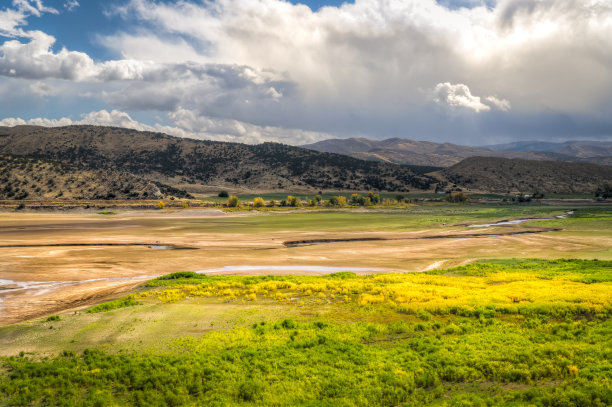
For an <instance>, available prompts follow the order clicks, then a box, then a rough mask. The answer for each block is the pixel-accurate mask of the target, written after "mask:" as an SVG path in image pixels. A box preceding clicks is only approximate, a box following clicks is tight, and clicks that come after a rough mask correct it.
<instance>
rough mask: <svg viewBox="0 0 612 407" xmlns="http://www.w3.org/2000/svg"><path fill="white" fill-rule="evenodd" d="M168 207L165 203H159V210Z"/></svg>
mask: <svg viewBox="0 0 612 407" xmlns="http://www.w3.org/2000/svg"><path fill="white" fill-rule="evenodd" d="M165 207H166V204H165V203H164V201H159V202H158V203H157V209H164V208H165Z"/></svg>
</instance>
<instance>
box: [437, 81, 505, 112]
mask: <svg viewBox="0 0 612 407" xmlns="http://www.w3.org/2000/svg"><path fill="white" fill-rule="evenodd" d="M432 99H433V101H434V102H436V103H437V104H439V105H443V106H448V107H450V108H451V109H456V108H465V109H469V110H473V111H474V112H476V113H480V112H488V111H490V110H491V108H495V109H498V110H502V111H508V110H510V107H511V105H510V102H509V101H507V100H505V99H498V98H497V97H495V96H487V97H486V98H485V99H484V102H482V101H481V98H480V97H479V96H475V95H472V92H471V91H470V88H469V87H468V86H467V85H464V84H462V83H458V84H455V85H453V84H451V83H449V82H444V83H438V84H437V85H436V87H435V88H434V90H433V92H432Z"/></svg>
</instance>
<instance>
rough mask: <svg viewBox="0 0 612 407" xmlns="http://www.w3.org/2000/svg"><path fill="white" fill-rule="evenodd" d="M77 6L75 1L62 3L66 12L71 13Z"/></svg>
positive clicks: (70, 0)
mask: <svg viewBox="0 0 612 407" xmlns="http://www.w3.org/2000/svg"><path fill="white" fill-rule="evenodd" d="M79 6H80V4H79V2H78V1H77V0H68V1H67V2H66V3H64V8H65V9H66V10H68V11H72V10H74V9H75V8H77V7H79Z"/></svg>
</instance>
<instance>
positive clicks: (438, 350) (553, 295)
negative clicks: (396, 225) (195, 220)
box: [0, 260, 612, 406]
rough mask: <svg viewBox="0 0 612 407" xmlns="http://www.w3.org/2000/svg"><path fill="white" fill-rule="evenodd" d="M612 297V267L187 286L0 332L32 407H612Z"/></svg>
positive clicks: (185, 282)
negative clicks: (238, 406)
mask: <svg viewBox="0 0 612 407" xmlns="http://www.w3.org/2000/svg"><path fill="white" fill-rule="evenodd" d="M611 288H612V262H610V261H583V260H557V261H546V260H503V261H502V260H498V261H485V262H478V263H475V264H471V265H468V266H463V267H458V268H454V269H447V270H438V271H435V272H427V273H423V274H384V275H376V276H357V275H354V274H351V273H338V274H332V275H328V276H320V277H305V276H301V277H300V276H284V277H279V276H277V277H272V276H267V277H265V276H262V277H231V276H203V275H194V274H192V273H178V274H174V275H169V276H165V277H162V278H158V279H156V280H152V281H150V282H149V283H147V284H146V285H145V286H144V287H143V288H142V291H140V292H139V293H137V294H133V295H132V296H131V297H130V300H129V301H124V303H123V304H121V303H118V302H115V303H111V304H110V305H109V306H107V307H106V308H107V309H108V310H107V311H103V312H95V313H87V312H77V313H71V314H64V315H60V318H59V320H57V318H52V319H51V320H49V319H48V318H45V319H41V320H36V321H32V322H29V323H25V324H17V325H13V326H10V327H4V328H0V338H2V339H3V343H2V345H3V346H2V347H1V349H2V350H3V351H2V353H4V354H5V355H8V354H12V355H13V356H8V357H3V358H2V359H1V364H2V366H3V367H2V370H0V372H1V373H0V375H1V376H0V377H2V379H1V380H0V395H1V396H2V399H3V400H4V403H7V404H28V405H30V404H44V405H48V404H58V405H195V404H199V405H202V404H204V405H236V404H245V405H303V406H306V405H330V406H331V405H334V406H336V405H342V406H366V405H367V406H397V405H441V406H442V405H446V406H455V405H457V406H480V405H483V406H484V405H507V406H520V405H525V406H527V405H535V406H605V405H610V403H612V390H611V388H610V382H609V381H610V379H611V378H612V377H611V374H612V365H611V364H610V349H611V346H612V325H611V323H610V315H611V313H612V303H611V299H612V298H611V296H610V292H612V290H611ZM137 303H140V305H135V304H137ZM123 306H127V307H123ZM97 311H100V309H98V310H97ZM7 342H9V343H10V344H12V345H11V346H8V347H7V346H6V345H7ZM19 345H22V346H21V348H22V349H21V350H22V351H23V352H22V353H19V352H20V350H19V349H20V346H19Z"/></svg>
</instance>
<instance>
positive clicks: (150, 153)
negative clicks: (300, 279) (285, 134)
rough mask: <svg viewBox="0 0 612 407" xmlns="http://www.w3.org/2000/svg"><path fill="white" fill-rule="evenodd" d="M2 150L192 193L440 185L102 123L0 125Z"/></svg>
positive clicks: (298, 151)
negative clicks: (201, 189) (196, 189)
mask: <svg viewBox="0 0 612 407" xmlns="http://www.w3.org/2000/svg"><path fill="white" fill-rule="evenodd" d="M0 153H2V154H12V155H23V156H31V157H35V158H45V159H52V160H57V161H61V162H64V163H70V164H72V165H87V166H89V167H91V168H93V169H105V170H109V169H110V170H120V171H123V172H128V173H131V174H134V175H137V176H140V177H144V178H147V179H149V180H159V181H162V182H164V183H167V184H170V185H173V186H177V185H178V186H185V187H186V188H189V187H190V186H195V185H207V186H215V187H219V188H242V189H253V190H257V189H260V190H261V189H266V190H273V189H293V188H302V189H307V188H311V189H334V190H383V191H406V190H410V189H415V188H416V189H428V188H430V186H431V184H432V182H435V180H433V179H432V178H430V177H428V176H425V175H422V173H423V172H426V171H430V170H431V169H420V170H419V168H410V167H407V166H400V165H394V164H386V163H377V162H372V161H363V160H359V159H355V158H352V157H348V156H343V155H338V154H328V153H319V152H315V151H311V150H306V149H303V148H299V147H291V146H287V145H282V144H276V143H264V144H260V145H245V144H238V143H224V142H216V141H205V140H193V139H186V138H178V137H171V136H168V135H165V134H161V133H151V132H140V131H136V130H128V129H122V128H115V127H101V126H68V127H55V128H47V127H37V126H16V127H11V128H8V127H0ZM419 172H420V173H419Z"/></svg>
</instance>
